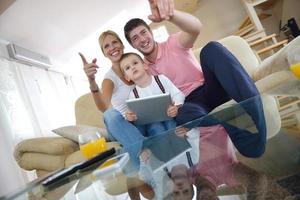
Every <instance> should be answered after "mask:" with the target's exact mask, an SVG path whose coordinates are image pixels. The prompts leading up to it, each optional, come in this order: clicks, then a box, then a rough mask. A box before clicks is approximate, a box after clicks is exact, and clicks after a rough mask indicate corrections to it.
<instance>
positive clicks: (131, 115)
mask: <svg viewBox="0 0 300 200" xmlns="http://www.w3.org/2000/svg"><path fill="white" fill-rule="evenodd" d="M125 118H126V120H127V121H130V122H133V121H136V120H137V116H136V114H135V112H132V111H130V110H129V111H127V112H126V113H125Z"/></svg>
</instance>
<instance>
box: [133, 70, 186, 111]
mask: <svg viewBox="0 0 300 200" xmlns="http://www.w3.org/2000/svg"><path fill="white" fill-rule="evenodd" d="M158 78H159V80H160V82H161V84H162V85H163V87H164V89H165V91H166V93H169V94H170V95H171V99H172V101H173V102H174V103H175V105H182V104H183V103H184V98H185V96H184V94H183V93H182V92H181V91H180V90H179V89H178V88H177V87H176V86H175V85H174V84H173V83H172V81H170V79H168V78H167V77H166V76H164V75H162V74H160V75H158ZM135 87H136V90H137V92H138V95H139V97H140V98H142V97H150V96H153V95H158V94H163V92H162V91H161V89H160V88H159V86H158V84H157V82H156V81H155V79H154V76H151V84H150V85H148V86H147V87H144V88H142V87H139V86H137V85H136V86H135ZM129 99H135V96H134V93H133V91H131V92H130V94H129Z"/></svg>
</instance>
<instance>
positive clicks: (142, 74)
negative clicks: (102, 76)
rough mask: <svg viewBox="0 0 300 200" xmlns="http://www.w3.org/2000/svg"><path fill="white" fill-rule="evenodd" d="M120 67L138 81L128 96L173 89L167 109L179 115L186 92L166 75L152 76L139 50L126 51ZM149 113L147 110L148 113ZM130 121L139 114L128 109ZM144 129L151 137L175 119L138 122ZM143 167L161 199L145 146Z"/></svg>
mask: <svg viewBox="0 0 300 200" xmlns="http://www.w3.org/2000/svg"><path fill="white" fill-rule="evenodd" d="M120 68H121V71H122V72H123V74H124V77H125V79H126V80H127V81H132V82H134V83H135V85H136V86H135V88H134V89H133V91H131V93H130V94H129V99H132V98H142V97H148V96H152V95H157V94H162V93H170V95H171V99H172V101H173V104H172V105H170V106H169V107H168V108H167V109H166V112H167V115H168V116H169V117H176V115H177V112H178V108H179V106H181V105H182V104H183V102H184V94H183V93H182V92H181V91H180V90H179V89H178V88H176V87H175V85H174V84H173V83H172V82H171V81H170V80H169V79H168V78H167V77H165V76H164V75H158V76H151V75H150V74H148V72H147V71H146V70H147V66H146V65H145V64H144V61H143V59H142V58H141V57H140V56H139V55H138V54H136V53H125V54H123V56H122V57H121V59H120ZM145 114H147V113H145ZM125 117H126V119H127V120H128V121H131V122H134V121H136V120H137V116H136V114H135V113H134V112H132V111H127V112H126V115H125ZM136 127H137V128H138V129H139V130H140V131H141V133H142V134H143V135H144V136H146V137H149V136H150V137H151V136H155V135H158V134H160V133H164V132H165V131H167V130H169V129H173V128H175V127H176V123H175V121H174V120H167V121H162V122H155V123H150V124H146V125H142V126H140V125H139V126H136ZM139 157H140V171H139V176H140V178H141V179H142V180H144V181H146V182H147V183H148V184H149V185H150V186H151V187H152V188H153V189H154V191H155V196H156V198H157V199H162V191H161V189H162V187H160V186H158V185H157V183H158V184H159V181H155V180H154V175H153V173H152V170H151V169H150V167H149V165H147V164H146V162H147V163H148V162H151V161H149V157H150V153H149V151H148V150H143V151H142V152H141V154H140V156H139Z"/></svg>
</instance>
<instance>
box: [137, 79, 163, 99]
mask: <svg viewBox="0 0 300 200" xmlns="http://www.w3.org/2000/svg"><path fill="white" fill-rule="evenodd" d="M154 79H155V81H156V83H157V85H158V86H159V88H160V90H161V91H162V93H166V90H165V88H164V86H163V85H162V83H161V81H160V80H159V78H158V75H155V76H154ZM133 94H134V96H135V98H140V96H139V94H138V91H137V89H136V88H135V87H134V88H133Z"/></svg>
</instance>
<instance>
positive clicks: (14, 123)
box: [0, 58, 88, 196]
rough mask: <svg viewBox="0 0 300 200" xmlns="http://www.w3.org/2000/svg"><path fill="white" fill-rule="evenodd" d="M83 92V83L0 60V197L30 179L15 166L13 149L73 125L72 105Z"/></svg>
mask: <svg viewBox="0 0 300 200" xmlns="http://www.w3.org/2000/svg"><path fill="white" fill-rule="evenodd" d="M87 92H88V83H87V81H86V80H82V79H80V78H74V77H73V78H71V77H69V76H66V75H64V74H62V73H57V72H51V71H47V70H45V69H41V68H37V67H33V66H28V65H23V64H20V63H16V62H13V61H8V60H5V59H2V58H0V134H1V140H0V155H1V157H0V162H1V165H0V173H1V174H0V177H1V179H0V185H1V189H0V196H1V195H2V194H7V192H9V191H12V190H14V189H16V188H18V187H19V186H20V185H22V184H24V183H25V182H27V181H29V180H32V178H34V177H33V176H32V173H25V172H24V171H22V170H21V169H20V168H19V166H18V165H17V164H16V162H15V160H14V157H13V151H14V147H15V145H16V144H17V143H19V142H20V141H22V140H24V139H28V138H33V137H42V136H54V133H52V132H51V130H52V129H55V128H58V127H61V126H68V125H74V124H75V112H74V105H75V101H76V99H77V98H78V96H80V95H82V94H84V93H87Z"/></svg>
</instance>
